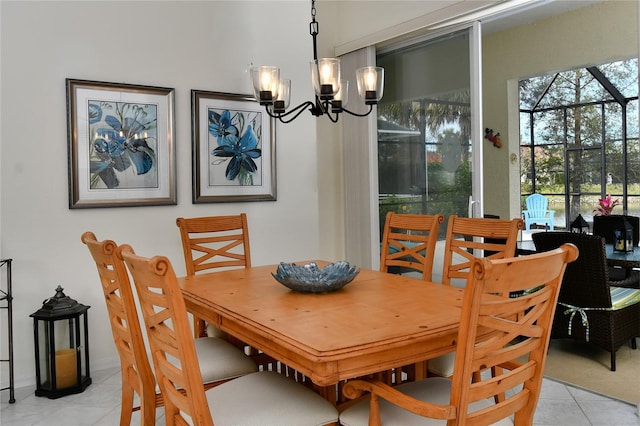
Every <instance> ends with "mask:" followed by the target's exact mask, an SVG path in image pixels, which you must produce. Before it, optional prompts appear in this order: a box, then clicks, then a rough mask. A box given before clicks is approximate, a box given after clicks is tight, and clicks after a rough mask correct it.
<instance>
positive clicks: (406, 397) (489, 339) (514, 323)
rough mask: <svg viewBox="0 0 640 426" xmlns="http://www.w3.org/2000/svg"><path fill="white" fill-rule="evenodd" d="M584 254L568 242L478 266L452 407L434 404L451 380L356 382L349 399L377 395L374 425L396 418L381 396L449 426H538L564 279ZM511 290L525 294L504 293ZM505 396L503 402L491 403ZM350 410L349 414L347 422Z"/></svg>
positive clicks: (465, 311)
mask: <svg viewBox="0 0 640 426" xmlns="http://www.w3.org/2000/svg"><path fill="white" fill-rule="evenodd" d="M577 256H578V250H577V249H576V247H575V246H573V245H571V244H566V245H563V246H562V247H561V248H558V249H556V250H554V251H550V252H546V253H538V254H534V255H531V256H521V257H517V258H504V259H495V260H494V259H490V258H480V259H474V260H473V261H472V265H471V268H470V272H469V279H468V282H467V286H466V288H465V291H464V296H463V300H462V313H461V317H460V328H459V331H458V339H457V346H456V360H455V369H454V374H453V378H452V380H451V382H449V383H450V386H448V387H447V389H450V395H449V398H450V399H449V404H442V403H434V402H427V401H428V400H431V398H434V400H438V401H441V399H442V396H441V395H440V394H439V393H438V394H437V395H436V394H430V392H431V391H432V390H433V388H434V386H436V387H438V388H439V389H442V386H441V385H438V384H442V383H444V382H443V381H447V379H443V378H429V379H426V380H424V381H420V382H416V383H410V384H407V385H400V386H397V387H390V386H387V385H385V384H383V383H380V382H376V381H372V380H354V381H348V382H347V383H346V385H345V386H344V393H345V395H347V396H348V397H349V398H357V397H358V396H360V395H361V394H362V392H363V391H367V392H371V394H372V397H371V398H370V400H369V425H371V426H374V425H380V424H381V423H383V422H384V421H385V418H386V419H387V420H388V421H392V420H389V419H393V418H394V417H395V416H396V414H394V413H393V412H392V411H391V410H389V411H386V410H388V408H389V407H390V406H388V405H385V406H382V405H381V404H380V403H379V399H380V398H384V399H385V400H387V401H389V402H390V403H392V404H393V405H397V406H399V407H401V408H403V409H405V410H408V411H410V412H412V413H415V414H418V415H421V416H425V417H432V418H436V419H441V420H448V422H447V425H449V426H452V425H468V424H473V425H490V424H494V423H496V422H498V421H499V420H501V419H505V418H508V417H509V416H511V415H514V424H515V425H531V424H532V423H533V415H534V412H535V409H536V405H537V402H538V398H539V395H540V388H541V386H542V378H543V374H544V367H545V363H546V356H547V348H548V345H549V338H550V331H551V323H552V320H553V316H554V313H555V306H556V302H557V300H558V294H559V291H560V285H561V283H562V277H563V274H564V272H565V268H566V265H567V263H568V262H572V261H573V260H575V259H576V258H577ZM532 289H536V290H535V291H531V290H532ZM510 292H521V293H523V295H522V296H520V297H517V298H511V297H509V296H508V295H501V294H504V293H510ZM523 312H524V315H523V314H522V313H523ZM485 369H491V370H492V371H494V375H482V376H481V377H479V378H476V374H475V372H477V371H480V370H485ZM409 385H411V386H409ZM404 389H406V390H407V393H403V390H404ZM445 391H446V390H445ZM410 395H413V397H412V396H410ZM502 395H504V398H502V399H499V401H500V402H495V403H494V402H493V401H491V400H492V399H494V400H497V398H498V397H499V396H502ZM418 398H421V399H418ZM422 398H425V399H422ZM427 398H428V400H427ZM381 409H383V413H382V414H381V413H380V410H381ZM349 410H350V408H347V409H346V410H345V411H344V412H343V413H342V414H341V420H342V416H343V415H344V416H345V417H347V416H348V415H349ZM385 413H386V414H385Z"/></svg>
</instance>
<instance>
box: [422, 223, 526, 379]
mask: <svg viewBox="0 0 640 426" xmlns="http://www.w3.org/2000/svg"><path fill="white" fill-rule="evenodd" d="M523 227H524V224H523V221H522V219H517V218H516V219H511V220H506V219H494V218H486V217H482V218H467V217H459V216H457V215H451V216H449V218H448V223H447V233H446V238H445V247H444V255H443V262H442V263H443V265H442V284H444V285H454V286H456V287H464V286H466V284H467V278H468V276H469V269H470V267H471V265H472V264H473V261H474V260H475V259H476V258H478V257H487V258H489V259H501V258H505V257H513V256H515V252H516V245H517V242H518V232H519V231H520V230H521V229H522V228H523ZM505 291H506V290H505ZM454 358H455V353H448V354H445V355H441V356H439V357H436V358H433V359H430V360H429V361H428V364H427V365H428V367H427V370H428V371H429V372H430V373H431V374H435V375H438V376H443V377H449V376H451V375H452V374H453V368H454Z"/></svg>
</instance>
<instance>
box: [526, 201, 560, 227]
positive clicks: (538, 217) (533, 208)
mask: <svg viewBox="0 0 640 426" xmlns="http://www.w3.org/2000/svg"><path fill="white" fill-rule="evenodd" d="M525 203H526V204H527V209H526V210H524V211H523V212H522V213H524V229H525V230H527V231H528V230H529V228H530V226H531V224H532V223H536V224H546V225H548V226H549V230H550V231H553V215H554V214H555V213H556V211H555V210H549V209H548V207H549V200H547V197H545V196H544V195H540V194H531V195H529V196H528V197H527V198H526V200H525Z"/></svg>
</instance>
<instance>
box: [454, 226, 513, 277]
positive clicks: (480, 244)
mask: <svg viewBox="0 0 640 426" xmlns="http://www.w3.org/2000/svg"><path fill="white" fill-rule="evenodd" d="M523 228H524V223H523V221H522V219H511V220H504V219H490V218H467V217H459V216H457V215H451V216H449V219H448V224H447V234H446V242H445V249H444V259H443V266H442V283H443V284H446V285H450V284H451V282H452V280H454V279H458V280H466V279H467V277H468V273H469V269H470V267H471V264H472V262H473V261H474V260H475V259H476V258H477V257H480V256H481V254H485V255H486V254H487V253H490V254H489V255H488V256H486V257H487V258H489V259H492V260H495V259H502V258H505V257H512V256H514V255H515V252H516V244H517V242H518V232H519V231H520V230H521V229H523Z"/></svg>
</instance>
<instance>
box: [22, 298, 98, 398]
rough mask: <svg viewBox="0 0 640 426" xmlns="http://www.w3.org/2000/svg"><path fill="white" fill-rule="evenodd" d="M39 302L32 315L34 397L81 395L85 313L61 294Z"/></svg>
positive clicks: (85, 377) (85, 367) (86, 379)
mask: <svg viewBox="0 0 640 426" xmlns="http://www.w3.org/2000/svg"><path fill="white" fill-rule="evenodd" d="M63 290H64V289H63V288H62V287H60V286H58V288H56V294H55V296H53V297H50V298H49V299H47V300H45V301H44V302H43V305H42V308H40V309H38V310H37V311H36V312H34V313H32V314H31V315H30V316H31V317H32V318H33V335H34V339H35V350H36V396H46V397H48V398H50V399H55V398H60V397H61V396H65V395H70V394H74V393H80V392H83V391H84V390H85V389H86V388H87V386H89V385H90V384H91V377H90V376H89V336H88V328H87V310H88V309H89V308H90V306H85V305H82V304H80V303H78V302H76V301H75V300H73V299H71V298H70V297H69V296H66V295H65V294H64V293H63Z"/></svg>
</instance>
